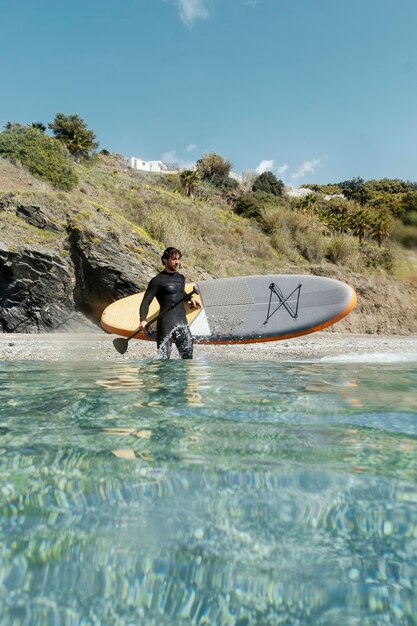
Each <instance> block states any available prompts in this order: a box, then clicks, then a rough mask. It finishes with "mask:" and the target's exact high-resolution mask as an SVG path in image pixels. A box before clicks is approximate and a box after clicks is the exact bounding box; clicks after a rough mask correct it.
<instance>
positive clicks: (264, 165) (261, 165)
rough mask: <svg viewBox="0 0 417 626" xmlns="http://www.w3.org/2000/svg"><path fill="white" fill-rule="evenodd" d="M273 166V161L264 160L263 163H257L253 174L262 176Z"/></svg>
mask: <svg viewBox="0 0 417 626" xmlns="http://www.w3.org/2000/svg"><path fill="white" fill-rule="evenodd" d="M273 166H274V161H273V159H272V160H267V159H264V160H263V161H261V162H260V163H259V165H258V167H256V168H255V172H256V173H257V174H263V173H264V172H268V171H270V170H272V168H273Z"/></svg>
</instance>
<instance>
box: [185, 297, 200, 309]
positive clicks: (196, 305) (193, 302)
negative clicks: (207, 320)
mask: <svg viewBox="0 0 417 626" xmlns="http://www.w3.org/2000/svg"><path fill="white" fill-rule="evenodd" d="M188 302H189V303H190V306H191V308H192V309H200V308H201V304H200V303H199V301H198V300H196V299H195V298H190V299H189V300H188Z"/></svg>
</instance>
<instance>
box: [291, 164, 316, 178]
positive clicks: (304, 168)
mask: <svg viewBox="0 0 417 626" xmlns="http://www.w3.org/2000/svg"><path fill="white" fill-rule="evenodd" d="M319 165H321V160H320V159H312V160H311V161H304V163H302V164H301V165H299V166H298V167H297V169H296V170H295V172H294V174H291V178H292V179H293V180H296V179H297V178H302V177H303V176H305V175H306V174H308V173H309V174H312V173H313V172H314V171H315V170H316V169H317V168H318V167H319Z"/></svg>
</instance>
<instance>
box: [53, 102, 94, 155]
mask: <svg viewBox="0 0 417 626" xmlns="http://www.w3.org/2000/svg"><path fill="white" fill-rule="evenodd" d="M48 127H49V128H50V129H51V130H52V131H53V133H54V136H55V137H56V139H58V141H60V142H61V143H63V144H64V146H65V147H66V148H67V150H68V151H69V152H70V154H72V155H73V156H74V157H75V158H76V159H86V158H87V157H88V156H89V154H90V153H91V152H92V151H93V150H95V149H96V148H98V143H97V142H96V141H94V140H95V138H96V136H95V134H94V133H93V131H92V130H88V128H87V125H86V123H85V122H84V120H82V119H81V117H80V116H79V115H77V114H76V113H73V114H72V115H64V113H57V114H56V115H55V119H54V121H53V122H50V123H49V124H48Z"/></svg>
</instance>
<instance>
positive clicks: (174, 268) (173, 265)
mask: <svg viewBox="0 0 417 626" xmlns="http://www.w3.org/2000/svg"><path fill="white" fill-rule="evenodd" d="M165 269H166V270H167V272H178V270H179V269H180V257H179V256H178V255H177V254H174V256H170V257H168V259H166V263H165Z"/></svg>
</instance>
